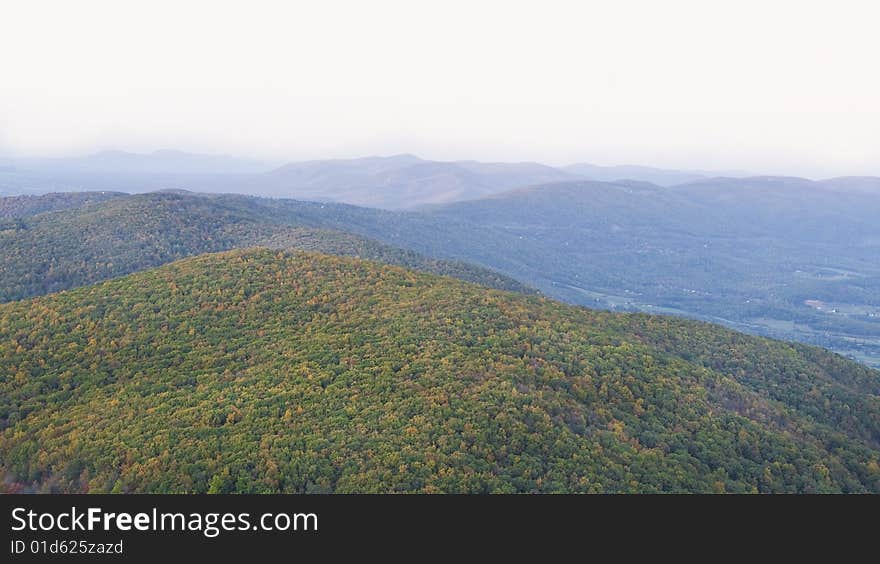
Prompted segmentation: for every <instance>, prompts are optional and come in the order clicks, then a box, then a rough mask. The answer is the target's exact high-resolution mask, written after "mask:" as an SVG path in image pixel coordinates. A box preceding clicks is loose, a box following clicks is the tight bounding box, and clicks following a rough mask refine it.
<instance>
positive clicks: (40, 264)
mask: <svg viewBox="0 0 880 564" xmlns="http://www.w3.org/2000/svg"><path fill="white" fill-rule="evenodd" d="M105 196H107V195H102V196H101V197H96V196H94V195H89V194H73V195H70V197H69V198H67V199H65V198H64V197H62V196H59V195H47V196H41V197H37V198H35V197H29V198H9V199H6V198H0V210H6V209H10V210H24V208H25V207H30V209H31V210H32V211H33V210H38V209H43V208H49V207H53V206H54V207H56V208H57V207H62V206H61V203H59V202H63V203H64V205H66V206H68V207H72V206H73V204H72V202H76V203H78V205H79V207H75V208H72V209H68V210H66V211H57V212H54V213H43V214H37V215H32V216H28V217H23V218H22V217H18V218H16V219H9V220H6V221H5V222H4V221H0V248H2V249H3V255H4V257H3V259H4V260H3V261H2V262H0V302H2V301H8V300H15V299H21V298H24V297H29V296H34V295H40V294H45V293H50V292H56V291H60V290H66V289H69V288H74V287H76V286H81V285H84V284H89V283H92V282H96V281H99V280H104V279H107V278H112V277H115V276H121V275H124V274H128V273H130V272H134V271H137V270H143V269H145V268H150V267H153V266H158V265H160V264H164V263H166V262H170V261H173V260H176V259H179V258H182V257H186V256H191V255H196V254H200V253H204V252H212V251H221V250H228V249H233V248H240V247H250V246H268V247H273V248H301V249H307V250H314V251H321V252H326V253H333V254H341V255H351V256H359V257H362V258H367V259H373V260H377V261H383V262H387V263H390V264H398V265H403V266H407V267H410V268H415V269H419V270H425V271H429V272H434V273H437V274H444V275H448V276H455V277H459V278H462V279H464V280H468V281H472V282H477V283H482V284H486V285H488V286H492V287H496V288H503V289H507V290H513V291H522V292H533V290H531V289H530V288H527V287H526V286H524V285H523V284H521V283H519V282H517V281H515V280H513V279H511V278H509V277H507V276H504V275H501V274H499V273H497V272H493V271H490V270H488V269H485V268H481V267H479V266H475V265H471V264H466V263H463V262H461V261H450V260H435V259H431V258H428V257H425V256H422V255H419V254H418V253H415V252H413V251H411V250H404V249H399V248H394V247H391V246H389V245H385V244H381V243H379V242H377V241H374V240H369V239H367V238H365V237H363V236H359V235H355V234H353V233H343V232H339V231H337V230H333V229H331V228H329V227H325V228H323V229H321V227H322V220H321V215H320V214H319V213H316V211H319V210H320V208H321V207H323V206H319V205H316V204H303V203H298V202H293V201H290V202H286V203H278V204H276V203H274V202H272V201H271V200H260V199H256V198H248V197H245V196H209V195H196V194H190V193H182V192H159V193H152V194H140V195H134V196H123V195H118V194H116V195H113V196H112V197H111V198H110V199H107V200H106V201H100V200H101V199H102V198H104V197H105ZM21 202H25V203H26V204H27V206H25V205H24V204H22V203H21ZM87 202H96V203H91V204H90V205H86V203H87ZM328 211H329V210H328ZM16 213H23V211H19V212H16ZM340 223H342V224H345V222H340Z"/></svg>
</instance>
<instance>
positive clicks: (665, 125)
mask: <svg viewBox="0 0 880 564" xmlns="http://www.w3.org/2000/svg"><path fill="white" fill-rule="evenodd" d="M5 12H6V17H4V22H3V23H2V24H0V31H2V33H0V52H3V53H6V54H7V56H6V57H5V59H4V67H5V71H4V74H5V76H4V78H5V84H4V88H3V89H2V90H0V155H3V156H5V157H6V158H21V157H34V156H45V157H59V156H80V155H85V154H90V153H94V152H99V151H103V150H124V151H131V152H138V153H148V152H152V151H155V150H160V149H174V150H181V151H186V152H193V153H199V154H216V155H230V156H236V157H243V158H253V159H260V160H268V161H273V162H288V161H303V160H312V159H327V158H356V157H362V156H367V155H392V154H399V153H412V154H416V155H419V156H420V157H422V158H425V159H430V160H441V161H453V160H478V161H494V162H519V161H534V162H540V163H544V164H548V165H551V166H562V165H568V164H572V163H579V162H589V163H593V164H597V165H601V166H613V165H641V166H650V167H657V168H672V169H683V170H703V171H715V170H742V171H749V172H754V173H756V174H772V175H791V176H804V177H808V178H827V177H833V176H851V175H872V176H880V144H878V143H877V142H876V132H877V131H880V109H878V104H877V100H878V99H880V75H878V73H876V72H872V69H873V66H874V61H873V58H874V55H875V54H876V53H877V52H880V38H878V36H877V35H876V34H874V33H873V29H872V26H873V22H875V21H877V18H876V16H877V15H880V14H878V13H877V8H876V7H874V6H873V5H872V4H871V3H868V2H857V1H849V2H843V3H839V4H838V5H836V8H835V9H834V10H833V11H828V10H825V9H824V8H823V6H821V5H818V4H815V5H814V4H811V3H805V2H788V1H782V2H776V3H773V4H772V5H768V4H767V3H763V2H757V1H751V0H750V1H746V2H740V3H737V4H736V5H721V6H719V5H712V3H706V2H696V1H690V0H688V1H684V0H680V1H673V2H669V3H663V4H662V5H659V4H657V3H650V2H636V1H629V2H620V3H615V4H614V5H613V6H609V5H599V4H593V3H586V4H585V3H582V2H578V3H574V2H557V1H551V2H543V3H541V4H540V5H527V4H517V3H510V2H479V3H473V2H468V3H465V2H444V3H430V4H420V5H418V6H416V5H413V4H412V3H407V2H400V1H384V2H378V3H370V4H368V5H367V4H363V3H354V2H326V3H322V4H321V5H309V6H301V7H300V6H292V5H289V4H286V3H285V4H281V3H271V2H256V3H249V4H248V7H247V9H246V10H245V9H244V8H241V7H239V6H236V5H235V4H234V3H224V2H210V3H202V2H191V3H185V4H181V3H177V2H153V3H150V4H144V5H142V6H139V7H133V6H132V5H129V4H126V5H122V4H119V3H114V2H105V1H85V2H77V3H60V2H58V3H55V2H41V1H35V2H28V3H16V4H15V5H11V6H9V7H7V8H6V10H5ZM47 13H51V15H52V16H53V17H51V18H47V17H46V15H47ZM392 16H393V17H392ZM401 21H405V22H407V25H400V24H399V22H401ZM783 32H784V33H783ZM352 46H357V48H356V49H355V48H352Z"/></svg>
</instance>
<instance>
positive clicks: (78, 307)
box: [0, 229, 880, 492]
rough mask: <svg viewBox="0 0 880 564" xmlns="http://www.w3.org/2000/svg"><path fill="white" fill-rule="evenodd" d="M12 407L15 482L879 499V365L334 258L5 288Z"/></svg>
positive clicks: (2, 320) (2, 394) (258, 253)
mask: <svg viewBox="0 0 880 564" xmlns="http://www.w3.org/2000/svg"><path fill="white" fill-rule="evenodd" d="M224 233H233V234H234V233H235V229H231V230H228V231H225V232H224ZM0 399H2V405H0V461H2V468H0V472H2V473H3V476H4V480H3V483H4V484H5V486H4V487H5V488H6V489H7V490H8V491H63V492H880V420H878V414H880V376H878V373H877V372H876V371H873V370H870V369H868V368H866V367H863V366H860V365H858V364H855V363H853V362H850V361H847V360H845V359H843V358H841V357H839V356H837V355H835V354H833V353H829V352H827V351H824V350H821V349H818V348H813V347H809V346H803V345H792V344H788V343H782V342H777V341H772V340H768V339H765V338H761V337H752V336H746V335H742V334H739V333H735V332H732V331H729V330H726V329H723V328H720V327H717V326H713V325H708V324H704V323H700V322H696V321H687V320H683V319H676V318H669V317H654V316H645V315H640V314H639V315H636V314H615V313H609V312H598V311H590V310H586V309H583V308H579V307H575V306H569V305H565V304H561V303H558V302H554V301H552V300H548V299H545V298H542V297H539V296H527V295H522V294H516V293H510V292H504V291H498V290H490V289H486V288H483V287H479V286H476V285H472V284H468V283H464V282H461V281H457V280H454V279H450V278H446V277H438V276H434V275H430V274H424V273H418V272H414V271H412V270H407V269H403V268H399V267H391V266H383V265H380V264H377V263H374V262H368V261H363V260H358V259H353V258H344V257H335V256H326V255H320V254H314V253H303V252H297V253H291V252H286V251H278V250H269V249H248V250H234V251H229V252H225V253H219V254H207V255H201V256H198V257H194V258H187V259H184V260H180V261H177V262H173V263H171V264H167V265H164V266H161V267H159V268H154V269H150V270H146V271H143V272H139V273H135V274H131V275H128V276H124V277H121V278H116V279H113V280H109V281H105V282H101V283H98V284H94V285H90V286H85V287H81V288H77V289H74V290H71V291H67V292H62V293H58V294H53V295H49V296H44V297H39V298H34V299H28V300H22V301H18V302H13V303H7V304H2V305H0Z"/></svg>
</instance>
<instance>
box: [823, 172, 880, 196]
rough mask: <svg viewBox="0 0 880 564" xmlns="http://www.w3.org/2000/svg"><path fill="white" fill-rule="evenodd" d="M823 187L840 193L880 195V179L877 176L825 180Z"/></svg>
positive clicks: (842, 177)
mask: <svg viewBox="0 0 880 564" xmlns="http://www.w3.org/2000/svg"><path fill="white" fill-rule="evenodd" d="M822 185H823V186H825V187H826V188H828V189H830V190H836V191H839V192H864V193H867V194H875V195H880V178H878V177H876V176H840V177H837V178H829V179H828V180H823V181H822Z"/></svg>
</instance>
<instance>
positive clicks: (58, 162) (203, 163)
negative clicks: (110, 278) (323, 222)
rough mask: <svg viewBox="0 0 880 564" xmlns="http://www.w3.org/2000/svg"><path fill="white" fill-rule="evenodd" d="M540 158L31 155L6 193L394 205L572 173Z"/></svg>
mask: <svg viewBox="0 0 880 564" xmlns="http://www.w3.org/2000/svg"><path fill="white" fill-rule="evenodd" d="M572 178H574V177H573V176H572V175H571V174H568V173H565V172H563V171H560V170H557V169H554V168H552V167H548V166H544V165H540V164H536V163H479V162H476V161H458V162H439V161H427V160H423V159H420V158H419V157H416V156H414V155H394V156H390V157H366V158H359V159H331V160H320V161H306V162H296V163H289V164H286V165H284V166H281V167H275V168H273V167H272V166H271V165H270V164H268V163H264V162H259V161H250V160H244V159H233V158H230V157H222V156H212V155H194V154H189V153H182V152H178V151H157V152H155V153H151V154H146V155H145V154H137V153H127V152H122V151H106V152H103V153H98V154H95V155H89V156H86V157H80V158H67V159H26V160H21V161H17V162H15V168H14V169H11V170H7V171H4V170H0V194H39V193H45V192H50V191H78V190H89V191H95V190H104V191H123V192H152V191H156V190H163V189H164V190H189V191H198V192H212V193H230V192H231V193H246V194H250V195H259V196H271V197H284V198H299V199H305V200H317V201H335V202H344V203H349V204H356V205H362V206H368V207H378V208H386V209H399V208H410V207H415V206H419V205H424V204H435V203H444V202H450V201H457V200H462V199H473V198H480V197H483V196H486V195H489V194H495V193H498V192H503V191H505V190H509V189H511V188H518V187H521V186H528V185H532V184H543V183H547V182H555V181H560V180H571V179H572Z"/></svg>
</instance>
